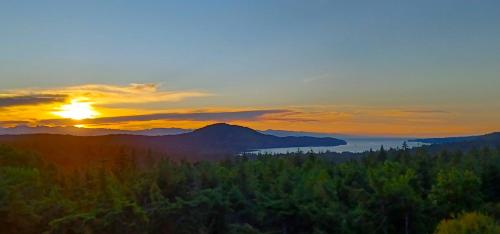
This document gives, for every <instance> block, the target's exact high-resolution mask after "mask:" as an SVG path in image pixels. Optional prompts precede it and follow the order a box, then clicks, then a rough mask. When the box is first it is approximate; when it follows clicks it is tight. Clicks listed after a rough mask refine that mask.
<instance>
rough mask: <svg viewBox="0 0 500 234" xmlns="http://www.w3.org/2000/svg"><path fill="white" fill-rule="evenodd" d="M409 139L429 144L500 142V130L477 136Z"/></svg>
mask: <svg viewBox="0 0 500 234" xmlns="http://www.w3.org/2000/svg"><path fill="white" fill-rule="evenodd" d="M410 141H413V142H422V143H429V144H448V143H460V142H462V143H463V142H483V143H488V142H490V143H494V142H500V132H493V133H489V134H485V135H479V136H462V137H440V138H422V139H413V140H410Z"/></svg>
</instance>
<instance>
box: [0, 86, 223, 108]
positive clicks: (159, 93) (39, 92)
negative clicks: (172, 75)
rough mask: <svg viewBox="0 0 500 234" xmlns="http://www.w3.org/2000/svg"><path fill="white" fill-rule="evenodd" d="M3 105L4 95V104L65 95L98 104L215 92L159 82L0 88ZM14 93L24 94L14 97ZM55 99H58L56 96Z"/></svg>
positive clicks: (174, 98)
mask: <svg viewBox="0 0 500 234" xmlns="http://www.w3.org/2000/svg"><path fill="white" fill-rule="evenodd" d="M0 95H1V96H0V105H1V103H2V101H1V98H2V96H6V97H5V98H9V99H5V100H4V101H3V103H5V104H4V105H7V104H9V105H28V104H35V103H37V102H39V103H42V102H45V103H47V102H49V101H55V100H61V99H62V98H65V97H68V98H79V99H88V100H91V101H92V103H94V104H97V105H107V106H112V105H119V104H128V103H131V104H132V103H153V102H177V101H181V100H184V99H187V98H194V97H206V96H211V95H213V94H211V93H208V92H203V91H196V90H182V91H168V90H163V89H161V87H160V85H159V84H152V83H150V84H136V83H133V84H129V85H124V86H120V85H106V84H86V85H77V86H66V87H56V88H43V89H42V88H28V89H17V90H6V91H3V92H2V91H0ZM12 97H21V98H17V99H12ZM54 99H55V100H54Z"/></svg>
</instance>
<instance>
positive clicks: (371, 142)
mask: <svg viewBox="0 0 500 234" xmlns="http://www.w3.org/2000/svg"><path fill="white" fill-rule="evenodd" d="M346 141H347V145H339V146H321V147H290V148H272V149H258V150H255V151H252V153H270V154H279V153H287V152H288V153H291V152H297V151H298V150H300V151H304V152H308V151H311V150H312V151H313V152H326V151H331V152H338V153H342V152H352V153H360V152H364V151H369V150H370V149H372V150H378V149H380V147H381V146H384V148H385V149H389V148H401V146H402V145H403V142H405V141H407V139H387V138H372V139H346ZM407 144H408V147H410V148H413V147H418V146H422V145H426V144H425V143H420V142H407Z"/></svg>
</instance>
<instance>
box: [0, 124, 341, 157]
mask: <svg viewBox="0 0 500 234" xmlns="http://www.w3.org/2000/svg"><path fill="white" fill-rule="evenodd" d="M0 144H6V145H11V146H14V147H17V148H21V149H26V150H32V151H35V152H38V153H40V154H41V155H42V156H43V157H44V158H45V159H48V161H52V162H55V163H57V164H61V165H65V166H68V167H78V166H79V165H85V164H89V163H93V164H96V163H99V162H103V161H109V160H113V158H117V157H121V156H122V155H124V154H133V155H137V156H143V155H149V156H154V157H165V156H168V157H169V158H171V159H175V160H180V159H185V160H189V161H196V160H218V159H223V158H226V157H228V156H230V155H234V154H237V153H240V152H245V151H250V150H253V149H265V148H278V147H309V146H337V145H344V144H346V142H345V141H344V140H339V139H335V138H330V137H323V138H317V137H305V136H303V137H277V136H272V135H266V134H263V133H260V132H258V131H255V130H253V129H250V128H246V127H241V126H236V125H229V124H214V125H209V126H206V127H203V128H200V129H197V130H195V131H192V132H188V133H182V134H178V135H166V136H139V135H124V134H120V135H105V136H71V135H58V134H29V135H2V136H0Z"/></svg>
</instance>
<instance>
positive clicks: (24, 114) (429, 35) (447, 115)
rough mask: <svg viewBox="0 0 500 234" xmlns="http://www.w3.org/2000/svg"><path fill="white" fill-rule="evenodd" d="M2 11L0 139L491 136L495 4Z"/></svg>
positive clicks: (310, 1) (497, 126) (499, 60)
mask: <svg viewBox="0 0 500 234" xmlns="http://www.w3.org/2000/svg"><path fill="white" fill-rule="evenodd" d="M363 2H364V3H362V4H361V3H360V1H329V0H303V1H299V0H289V1H272V0H271V1H270V0H265V1H264V0H263V1H256V0H253V1H102V0H101V1H78V2H77V1H2V2H1V3H0V126H2V127H13V126H16V125H30V126H36V125H47V126H74V125H76V126H79V127H92V128H115V129H146V128H158V127H180V128H196V127H202V126H204V125H207V124H210V123H215V122H228V123H233V124H241V125H245V126H248V127H253V128H256V129H261V130H265V129H282V130H300V131H315V132H329V133H346V134H362V135H398V136H447V135H468V134H481V133H487V132H493V131H500V1H494V0H492V1H462V0H449V1H447V0H429V1H412V2H406V1H405V4H402V1H396V0H394V1H363Z"/></svg>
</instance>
